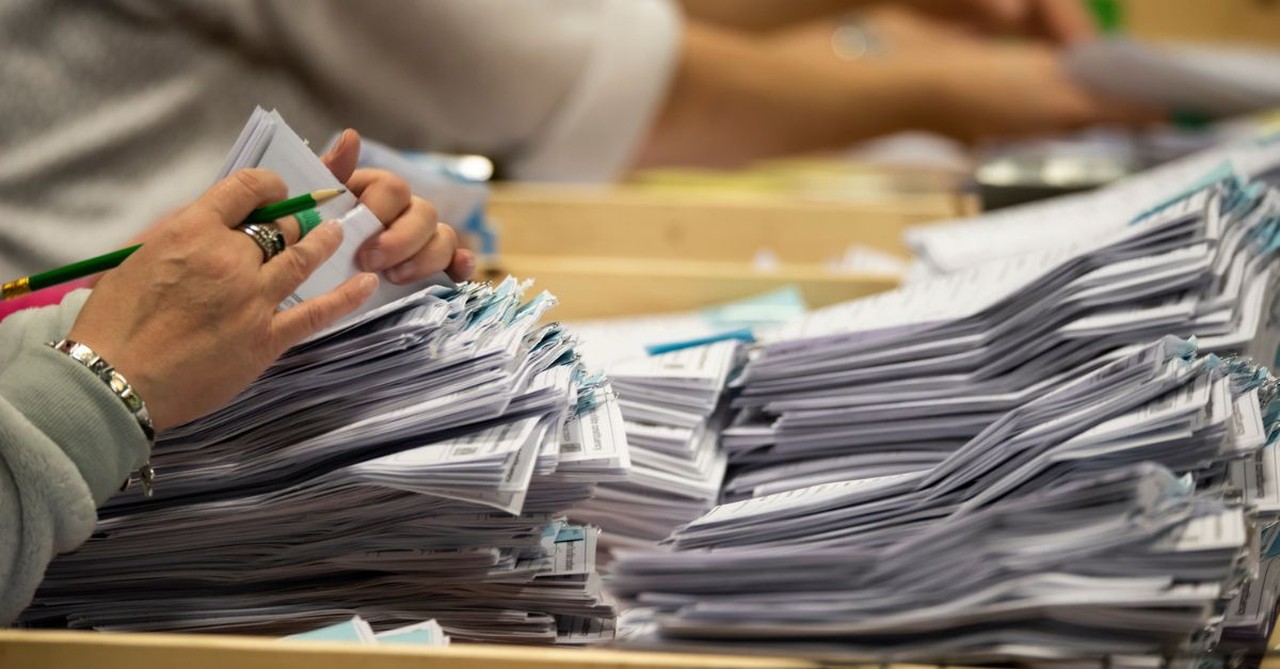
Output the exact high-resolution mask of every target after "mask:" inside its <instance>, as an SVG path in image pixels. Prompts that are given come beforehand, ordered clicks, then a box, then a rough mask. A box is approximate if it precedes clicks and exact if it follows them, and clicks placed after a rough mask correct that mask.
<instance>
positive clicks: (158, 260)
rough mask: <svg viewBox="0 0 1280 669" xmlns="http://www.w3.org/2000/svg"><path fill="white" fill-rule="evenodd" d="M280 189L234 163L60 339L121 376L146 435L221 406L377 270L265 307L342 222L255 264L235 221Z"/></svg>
mask: <svg viewBox="0 0 1280 669" xmlns="http://www.w3.org/2000/svg"><path fill="white" fill-rule="evenodd" d="M285 195H286V192H285V185H284V182H283V181H281V180H280V178H279V177H277V176H276V175H274V174H272V173H271V172H268V171H266V170H261V169H249V170H240V171H238V172H235V173H234V174H232V175H231V176H229V177H227V178H226V179H223V180H222V181H220V182H218V183H217V184H215V185H214V186H213V188H211V189H210V190H209V191H208V192H206V193H205V194H204V195H203V196H201V197H200V199H198V200H196V201H195V202H194V203H193V204H191V205H190V206H188V207H187V208H185V209H183V210H182V211H180V212H178V213H177V214H175V215H173V216H171V217H169V218H168V219H166V220H164V221H163V222H162V223H161V224H160V225H159V226H157V227H156V228H155V230H154V232H153V233H152V234H151V235H150V237H149V239H148V241H147V243H146V244H145V245H144V246H143V247H142V248H140V249H138V251H137V252H135V253H134V254H133V255H131V256H130V257H129V258H128V259H127V260H125V261H124V263H122V264H121V265H120V266H119V267H118V268H116V269H114V270H112V271H111V272H108V273H107V274H105V275H104V276H103V277H102V279H101V280H100V281H99V282H98V286H97V288H96V289H95V290H94V291H93V294H92V295H91V296H90V297H89V299H88V300H87V301H86V302H85V305H84V308H83V309H82V310H81V311H80V314H79V316H78V317H77V318H76V321H75V323H74V325H72V327H71V332H70V333H69V334H68V335H67V337H68V338H69V339H72V340H75V341H78V342H81V343H83V344H85V345H87V346H89V347H90V348H92V349H93V350H94V351H96V352H97V353H98V355H100V356H102V357H103V358H104V359H105V360H107V361H108V362H110V363H111V364H112V365H114V366H115V368H116V369H117V370H118V371H119V372H120V373H121V374H122V375H124V377H125V378H127V379H128V380H129V383H130V384H131V385H132V386H133V387H134V390H135V391H136V392H137V393H138V395H139V396H140V397H141V398H142V399H143V401H145V402H146V403H147V409H148V411H149V413H150V415H151V419H152V422H153V423H154V425H155V428H156V430H157V431H159V430H163V429H165V428H169V427H172V426H174V425H178V424H180V423H184V422H187V421H190V420H193V419H195V418H198V417H200V416H203V415H205V414H207V413H209V412H211V411H213V410H214V409H217V408H218V407H220V406H222V405H223V404H226V403H227V402H228V401H230V400H231V399H232V398H234V397H235V396H236V394H237V393H239V392H240V391H241V390H243V389H244V388H245V387H246V386H247V385H248V384H249V383H250V382H251V381H253V380H254V379H255V378H257V377H258V376H259V375H260V374H262V372H263V371H264V370H265V369H266V368H267V367H268V366H269V365H270V364H271V363H273V362H275V360H276V359H277V358H279V357H280V354H281V353H283V352H284V351H285V350H286V349H288V348H289V347H290V346H293V345H294V344H297V343H298V342H300V341H302V340H303V339H305V338H306V337H308V336H310V335H312V334H314V333H315V332H318V331H320V330H321V329H323V328H325V327H327V326H328V325H329V324H331V323H333V322H334V321H336V320H337V319H338V318H341V317H342V316H344V315H346V314H348V313H350V312H351V311H353V310H355V308H356V307H358V306H360V304H361V303H362V302H364V301H365V300H366V299H368V298H369V296H370V295H372V294H373V291H374V289H376V288H377V285H378V278H377V276H376V275H374V274H369V273H362V274H360V275H357V276H355V277H352V278H351V279H350V280H348V281H347V282H345V283H343V284H342V285H341V286H339V287H338V288H336V289H334V290H333V291H332V292H330V293H327V294H325V295H322V296H320V297H317V298H314V299H311V300H307V301H305V302H303V303H302V304H299V305H297V306H295V307H293V308H291V309H287V310H285V311H282V312H279V313H277V312H276V307H277V305H278V304H279V303H280V301H281V300H283V299H284V298H285V297H287V296H288V295H290V294H292V293H293V292H294V290H295V289H297V287H298V286H299V285H300V284H301V283H302V282H303V281H304V280H306V278H307V277H308V276H310V275H311V273H312V272H314V271H315V270H316V268H318V267H319V266H320V265H321V264H322V263H323V262H324V261H325V260H326V259H327V258H328V257H329V256H331V255H332V254H333V252H334V251H336V250H337V248H338V245H339V244H340V243H341V241H342V228H341V227H340V226H339V225H337V224H336V223H333V222H327V223H324V224H322V225H320V226H319V227H317V228H316V229H315V230H313V231H311V233H310V234H309V235H307V237H306V239H303V240H301V241H298V240H297V235H298V228H297V225H296V224H291V219H290V220H285V219H282V220H281V231H282V232H284V234H285V237H286V241H287V242H288V245H287V246H286V248H285V250H284V251H283V252H282V253H280V254H279V255H277V256H276V257H274V258H272V259H271V260H270V261H268V262H266V263H263V262H262V251H261V249H260V248H259V247H258V245H257V244H256V243H255V242H254V241H253V240H252V239H250V238H249V236H248V235H246V234H244V233H243V232H241V231H239V230H235V229H234V228H235V227H236V226H238V225H240V224H241V223H242V222H243V221H244V219H245V217H247V216H248V215H249V212H251V211H252V210H253V209H254V208H256V207H259V206H261V205H264V204H267V203H270V202H276V201H279V200H281V199H283V198H284V197H285Z"/></svg>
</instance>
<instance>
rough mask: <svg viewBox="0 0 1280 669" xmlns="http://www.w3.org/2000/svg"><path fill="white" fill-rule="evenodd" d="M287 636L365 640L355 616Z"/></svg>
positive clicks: (288, 637)
mask: <svg viewBox="0 0 1280 669" xmlns="http://www.w3.org/2000/svg"><path fill="white" fill-rule="evenodd" d="M285 638H286V639H303V640H305V641H355V642H357V643H360V642H363V641H364V640H365V637H364V636H363V635H362V634H361V633H360V628H359V627H358V626H357V625H356V621H355V619H354V618H352V619H351V620H344V621H342V622H340V623H335V624H333V625H329V626H328V627H321V628H320V629H316V630H311V631H310V632H302V633H300V634H291V635H289V636H287V637H285Z"/></svg>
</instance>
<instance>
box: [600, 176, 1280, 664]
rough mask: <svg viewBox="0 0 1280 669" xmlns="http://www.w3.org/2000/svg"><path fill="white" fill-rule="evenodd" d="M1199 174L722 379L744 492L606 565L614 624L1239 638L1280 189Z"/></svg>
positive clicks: (1279, 244)
mask: <svg viewBox="0 0 1280 669" xmlns="http://www.w3.org/2000/svg"><path fill="white" fill-rule="evenodd" d="M1259 167H1260V169H1259V170H1258V171H1251V172H1250V173H1253V174H1264V173H1266V172H1267V171H1268V170H1269V169H1270V168H1272V167H1274V165H1267V164H1262V165H1260V166H1259ZM1203 181H1204V184H1205V185H1203V186H1202V187H1200V188H1197V189H1194V190H1193V191H1191V192H1189V193H1185V194H1182V195H1180V196H1178V197H1176V198H1173V199H1172V200H1170V199H1168V198H1163V197H1162V198H1160V199H1158V200H1154V201H1149V203H1148V205H1147V207H1146V208H1144V209H1143V210H1142V213H1141V214H1139V215H1138V216H1137V217H1136V219H1135V220H1133V221H1132V223H1131V224H1130V225H1127V226H1121V227H1119V228H1118V229H1116V230H1113V231H1111V232H1110V233H1107V234H1098V235H1096V236H1095V237H1094V238H1091V239H1086V240H1082V241H1080V242H1078V243H1075V244H1069V245H1062V246H1060V247H1058V248H1054V249H1051V250H1045V251H1040V252H1034V253H1028V254H1023V255H1020V256H1014V257H1010V258H1008V259H1005V260H1000V261H995V262H991V263H987V264H984V265H979V266H976V267H973V268H970V269H967V270H963V271H960V272H956V273H953V274H951V275H948V276H946V277H943V278H940V279H936V280H932V281H929V282H924V283H920V284H915V285H911V286H908V287H906V288H903V289H901V290H898V291H895V292H892V293H887V294H882V295H879V296H874V297H871V298H867V299H864V300H860V301H857V302H852V303H848V304H844V305H838V306H835V307H831V308H827V309H822V310H818V311H815V312H813V313H811V314H809V315H808V316H806V317H804V318H802V319H799V320H798V321H797V322H795V323H793V324H792V325H791V326H789V327H786V328H784V329H783V330H782V331H781V332H780V334H778V336H777V337H776V338H774V339H772V340H771V341H769V342H768V343H767V344H766V345H765V346H764V347H763V348H762V349H760V350H759V351H757V352H756V355H755V356H754V357H753V358H752V359H751V360H750V362H749V363H748V365H747V367H746V369H745V370H744V372H743V374H742V375H741V376H740V377H738V380H737V381H736V382H735V383H734V384H733V385H734V386H736V387H735V394H734V399H733V406H734V407H736V408H737V409H738V410H739V413H738V415H737V416H736V417H735V419H734V423H733V424H732V425H731V426H730V427H729V428H727V429H726V430H725V431H724V433H723V445H724V447H725V448H726V450H727V452H728V453H729V458H730V474H729V478H728V480H727V482H726V486H725V487H726V493H727V496H728V497H729V498H731V499H736V500H739V501H733V502H731V503H728V504H724V505H722V506H720V507H717V508H716V509H713V510H712V511H710V512H709V513H707V514H705V515H704V516H702V517H701V518H699V519H697V520H695V521H693V522H692V523H690V524H688V525H687V526H686V527H683V528H681V529H679V530H677V532H676V533H675V534H674V536H673V537H672V540H671V544H672V546H673V547H674V549H675V551H674V552H672V553H660V552H637V553H632V554H630V555H624V556H623V557H622V559H621V560H620V561H619V562H618V563H617V564H616V569H615V573H616V576H617V580H616V584H617V589H618V591H619V592H620V593H622V594H623V595H625V596H626V597H627V598H629V599H630V600H632V601H633V602H634V603H636V604H638V605H642V606H646V607H652V608H653V610H652V611H648V612H647V613H644V614H633V615H631V616H629V617H628V619H629V620H632V621H639V622H638V623H637V624H638V625H639V626H640V628H641V629H640V630H639V631H634V630H633V631H632V632H633V634H634V636H636V637H637V638H639V639H642V640H645V639H649V640H651V639H660V640H663V641H668V642H669V641H672V640H679V641H691V642H695V643H710V644H715V643H720V642H725V641H728V640H734V641H735V642H741V641H744V640H757V641H758V642H759V643H761V644H764V645H769V646H771V647H772V648H773V650H775V651H776V650H782V651H784V652H805V651H814V652H818V653H822V654H833V655H840V656H844V655H849V656H851V657H857V658H862V659H868V658H874V659H894V660H929V661H947V662H951V661H956V662H960V661H963V662H966V663H972V662H985V661H990V660H1016V661H1022V662H1033V663H1047V664H1055V663H1066V664H1071V663H1085V664H1088V663H1095V664H1096V663H1099V662H1111V663H1112V664H1113V665H1114V664H1122V665H1133V666H1153V665H1152V663H1153V662H1154V663H1156V664H1158V663H1159V661H1160V659H1161V657H1162V656H1173V657H1186V656H1189V655H1197V654H1200V653H1203V652H1206V651H1207V650H1209V649H1211V648H1214V647H1216V643H1217V640H1218V638H1219V637H1220V636H1221V635H1222V633H1223V631H1224V630H1226V631H1238V632H1240V633H1242V635H1245V634H1248V633H1251V632H1252V633H1253V634H1255V635H1257V634H1258V630H1260V629H1261V628H1262V627H1263V626H1265V625H1266V624H1267V622H1268V618H1269V616H1270V611H1271V610H1273V609H1274V605H1275V600H1274V597H1273V596H1271V595H1269V594H1266V593H1267V592H1268V588H1267V585H1266V576H1265V574H1264V573H1262V571H1261V568H1262V565H1263V564H1264V563H1263V562H1262V561H1261V559H1260V555H1261V553H1262V548H1263V547H1265V546H1266V544H1267V543H1270V542H1266V541H1263V539H1262V537H1265V536H1268V534H1264V533H1262V532H1260V531H1258V530H1261V529H1267V530H1268V531H1269V535H1270V536H1272V537H1274V534H1275V532H1274V528H1272V527H1271V526H1272V525H1274V524H1275V522H1276V521H1277V518H1280V508H1278V507H1277V501H1280V500H1277V499H1276V495H1277V493H1276V491H1277V489H1280V468H1278V466H1277V464H1278V463H1277V460H1276V452H1275V451H1276V447H1275V446H1274V445H1269V444H1273V442H1274V441H1275V440H1276V436H1277V428H1276V423H1277V417H1278V416H1280V407H1277V406H1276V405H1275V404H1273V400H1274V398H1275V394H1276V382H1275V380H1274V378H1272V377H1271V376H1270V375H1269V374H1268V373H1267V371H1266V370H1265V369H1263V368H1258V367H1256V366H1254V365H1252V364H1251V363H1249V362H1247V359H1246V358H1242V357H1238V356H1241V355H1251V356H1252V357H1253V358H1254V359H1259V360H1266V361H1270V360H1272V359H1274V356H1275V352H1276V350H1277V332H1276V330H1277V328H1276V327H1275V325H1274V316H1273V315H1272V313H1273V310H1274V308H1273V307H1272V305H1273V303H1274V299H1275V296H1274V293H1275V271H1276V260H1277V254H1276V252H1277V250H1280V194H1278V193H1277V192H1276V191H1273V190H1271V189H1269V188H1268V187H1267V186H1266V184H1265V183H1262V182H1258V181H1250V180H1247V179H1245V178H1243V177H1242V176H1241V175H1238V174H1235V173H1233V172H1232V171H1230V170H1228V171H1225V172H1224V171H1214V172H1213V173H1212V174H1211V176H1210V177H1209V178H1207V179H1203ZM1167 335H1176V336H1178V337H1184V338H1189V339H1177V338H1173V337H1169V336H1167ZM1153 341H1154V342H1155V343H1152V342H1153ZM1197 351H1199V353H1197ZM1255 528H1256V529H1255ZM706 549H713V550H712V551H710V552H706ZM708 573H713V574H716V578H714V579H711V578H707V576H706V575H707V574H708ZM1255 582H1257V583H1259V584H1260V587H1259V588H1252V587H1251V588H1250V592H1251V593H1258V592H1262V593H1263V594H1261V595H1256V594H1250V595H1249V596H1246V597H1245V598H1244V600H1242V601H1243V604H1242V603H1241V602H1239V601H1238V602H1236V609H1237V610H1238V612H1237V613H1233V614H1230V615H1229V614H1228V606H1229V604H1231V602H1232V599H1233V598H1237V599H1238V597H1237V596H1238V595H1239V594H1240V593H1241V592H1242V591H1241V590H1240V588H1242V587H1244V586H1245V585H1247V584H1250V583H1255ZM1250 597H1253V598H1254V599H1253V600H1251V599H1250ZM1261 636H1265V633H1263V634H1262V635H1261ZM775 644H782V645H781V647H778V646H775ZM1066 664H1061V665H1060V666H1066ZM1071 666H1077V665H1076V664H1071Z"/></svg>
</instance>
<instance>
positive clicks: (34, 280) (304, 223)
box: [0, 188, 346, 300]
mask: <svg viewBox="0 0 1280 669" xmlns="http://www.w3.org/2000/svg"><path fill="white" fill-rule="evenodd" d="M344 192H346V191H345V190H344V189H342V188H325V189H322V190H316V191H312V192H310V193H304V194H302V195H299V196H297V197H291V198H289V199H287V200H282V201H280V202H276V203H274V204H269V205H267V206H265V207H260V208H258V209H254V210H253V211H252V212H251V213H250V214H249V217H248V218H246V219H245V220H244V222H245V223H267V222H270V221H274V220H276V219H277V218H283V217H285V216H292V215H294V214H299V216H298V225H299V227H300V228H301V231H300V232H301V235H302V236H305V235H306V234H307V233H308V232H310V231H311V229H312V228H314V227H315V226H316V225H318V224H319V218H320V214H319V212H317V211H315V207H316V205H318V204H320V203H321V202H324V201H325V200H329V199H332V198H334V197H337V196H338V195H341V194H342V193H344ZM139 248H142V245H141V244H135V245H133V246H130V247H128V248H124V249H120V250H118V251H112V252H111V253H106V254H103V255H100V256H97V257H94V258H89V259H87V260H80V261H77V262H73V263H71V264H70V265H63V266H62V267H59V268H57V269H51V270H49V271H47V272H41V273H39V274H32V275H31V276H24V277H22V278H21V279H16V280H14V281H10V282H8V283H6V284H4V285H3V286H0V299H5V300H10V299H13V298H15V297H20V296H22V295H26V294H27V293H31V292H33V291H37V290H42V289H44V288H48V287H49V286H56V285H58V284H60V283H66V282H68V281H75V280H76V279H83V278H84V277H86V276H91V275H93V274H97V273H98V272H105V271H107V270H109V269H113V268H115V267H116V266H118V265H119V264H120V263H122V262H124V259H125V258H128V257H129V256H130V255H132V254H133V252H134V251H137V250H138V249H139Z"/></svg>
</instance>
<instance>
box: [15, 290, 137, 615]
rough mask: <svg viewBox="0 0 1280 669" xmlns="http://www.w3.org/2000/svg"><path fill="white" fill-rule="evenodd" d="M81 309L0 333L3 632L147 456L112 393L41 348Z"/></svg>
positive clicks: (24, 319)
mask: <svg viewBox="0 0 1280 669" xmlns="http://www.w3.org/2000/svg"><path fill="white" fill-rule="evenodd" d="M80 301H81V300H80V299H75V298H73V299H72V302H73V303H72V304H71V305H66V306H63V307H48V308H45V309H39V310H34V311H33V312H31V313H21V314H16V315H14V316H12V317H11V318H10V319H6V322H5V323H4V324H3V326H2V327H0V341H3V342H4V345H5V346H6V348H7V349H8V351H9V353H10V355H9V357H8V360H7V362H6V364H4V365H3V367H2V368H0V625H3V624H5V623H8V622H10V621H11V620H13V619H14V618H15V617H16V616H17V615H18V613H19V612H21V611H22V609H23V608H25V607H26V606H27V604H28V603H29V602H30V600H31V597H32V595H33V594H34V593H35V589H36V587H37V586H38V585H39V583H40V581H41V579H42V578H43V575H44V570H45V567H46V566H47V565H48V563H49V561H50V560H52V559H53V557H54V556H55V555H57V554H58V553H60V552H64V551H68V550H71V549H73V548H75V547H76V546H78V545H79V544H80V543H82V542H84V541H85V540H86V539H88V538H89V535H90V534H91V533H92V532H93V527H94V524H95V521H96V513H95V509H96V506H97V504H99V503H101V502H102V501H104V500H106V498H107V497H108V496H109V495H110V494H111V492H112V491H113V490H114V489H115V488H117V487H119V485H120V482H122V481H123V480H124V479H125V478H126V477H127V476H128V472H129V471H131V470H132V469H134V468H135V467H136V466H137V465H138V464H140V462H141V461H143V460H145V458H146V454H147V444H146V440H145V438H144V437H143V436H142V433H141V430H139V428H138V426H137V423H136V421H134V420H133V418H132V414H130V413H129V412H128V410H127V409H126V408H125V407H124V405H123V403H122V402H120V400H119V399H118V398H117V397H116V396H115V394H114V393H112V392H111V390H110V389H109V388H107V386H106V384H104V383H103V382H102V381H101V380H99V379H98V378H97V377H95V376H94V375H93V374H92V373H91V372H89V371H88V370H87V369H85V368H84V367H83V366H81V365H79V363H76V362H75V361H72V360H70V359H69V358H66V356H63V355H62V354H61V353H58V352H56V351H54V350H53V349H50V348H48V347H47V346H44V345H43V343H42V342H43V341H44V340H47V339H51V338H58V337H61V336H62V335H64V334H65V330H66V328H67V327H68V323H69V321H70V318H66V316H71V315H73V314H74V309H75V308H76V307H78V306H79V302H80ZM14 351H16V352H17V354H16V355H13V352H14Z"/></svg>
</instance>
